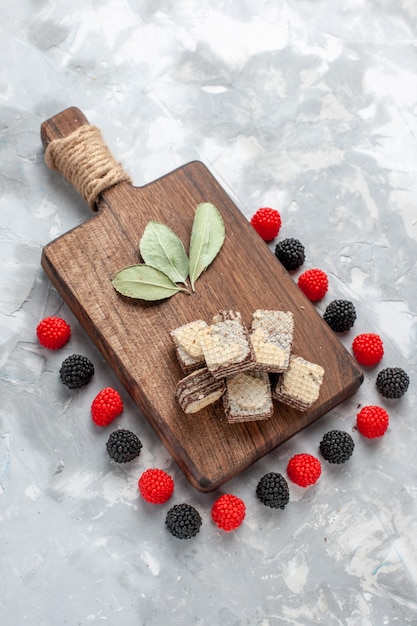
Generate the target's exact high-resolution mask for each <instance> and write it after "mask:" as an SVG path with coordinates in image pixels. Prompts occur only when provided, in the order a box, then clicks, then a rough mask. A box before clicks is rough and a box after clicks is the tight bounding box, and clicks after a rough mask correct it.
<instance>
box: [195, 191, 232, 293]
mask: <svg viewBox="0 0 417 626" xmlns="http://www.w3.org/2000/svg"><path fill="white" fill-rule="evenodd" d="M224 238H225V228H224V222H223V218H222V216H221V215H220V213H219V210H218V209H217V208H216V207H215V206H214V204H211V202H202V203H201V204H199V205H198V206H197V209H196V212H195V216H194V222H193V227H192V230H191V240H190V250H189V256H190V282H191V288H192V290H193V291H194V285H195V282H196V280H197V278H198V277H199V276H200V275H201V274H202V273H203V272H204V270H205V269H207V267H208V266H209V265H210V263H211V262H212V261H213V260H214V259H215V257H216V256H217V254H218V253H219V251H220V248H221V247H222V245H223V242H224Z"/></svg>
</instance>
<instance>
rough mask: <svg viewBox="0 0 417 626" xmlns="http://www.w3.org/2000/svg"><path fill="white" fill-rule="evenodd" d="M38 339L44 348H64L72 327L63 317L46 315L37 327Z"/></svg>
mask: <svg viewBox="0 0 417 626" xmlns="http://www.w3.org/2000/svg"><path fill="white" fill-rule="evenodd" d="M36 334H37V336H38V341H39V343H40V344H41V346H43V347H44V348H48V349H49V350H58V349H59V348H63V347H64V346H65V344H66V343H67V342H68V341H69V338H70V337H71V327H70V325H69V324H68V323H67V322H66V321H65V320H63V319H62V318H61V317H55V316H51V317H45V318H44V319H43V320H41V321H40V322H39V324H38V325H37V327H36Z"/></svg>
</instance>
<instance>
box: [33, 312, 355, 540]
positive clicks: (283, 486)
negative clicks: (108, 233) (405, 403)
mask: <svg viewBox="0 0 417 626" xmlns="http://www.w3.org/2000/svg"><path fill="white" fill-rule="evenodd" d="M36 332H37V336H38V339H39V342H40V344H41V345H42V346H44V347H47V348H49V349H52V350H56V349H58V348H61V347H63V346H64V345H66V343H67V342H68V341H69V339H70V336H71V329H70V326H69V324H68V323H67V322H66V321H65V320H63V319H61V318H59V317H48V318H45V319H43V320H42V321H41V322H40V323H39V325H38V327H37V330H36ZM59 374H60V378H61V380H62V382H63V383H64V384H65V385H66V386H68V387H69V388H70V389H80V388H82V387H84V386H86V385H87V384H88V383H89V382H90V380H91V379H92V377H93V375H94V365H93V363H91V361H90V360H89V359H88V358H87V357H85V356H83V355H79V354H73V355H71V356H69V357H67V358H66V359H65V360H64V361H63V363H62V365H61V368H60V371H59ZM123 410H124V406H123V401H122V398H121V396H120V394H119V393H118V392H117V391H116V390H115V389H113V388H111V387H106V388H105V389H102V390H101V391H100V392H99V393H98V394H97V395H96V397H95V398H94V400H93V402H92V404H91V418H92V420H93V422H94V423H95V424H96V425H97V426H100V427H104V426H108V425H109V424H111V423H112V422H113V421H114V420H115V419H116V417H118V416H119V415H120V414H121V413H122V412H123ZM358 428H359V421H358ZM141 449H142V442H141V441H140V439H139V438H138V436H137V435H136V434H135V433H133V432H131V431H129V430H126V429H118V430H115V431H114V432H112V433H111V434H110V436H109V438H108V440H107V443H106V450H107V453H108V455H109V457H110V458H111V459H112V460H113V461H114V462H116V463H128V462H130V461H133V460H134V459H136V458H137V457H138V456H139V455H140V452H141ZM353 449H354V442H353V440H352V438H351V436H350V435H349V434H348V433H344V432H342V431H336V430H334V431H330V432H328V433H326V434H325V435H324V437H323V440H322V442H321V443H320V452H321V454H322V456H323V458H324V459H326V460H327V461H329V463H344V462H345V461H346V460H347V459H348V458H349V457H350V456H351V454H352V452H353ZM287 475H288V478H289V479H290V480H291V481H292V482H293V483H295V484H297V485H299V486H301V487H307V486H308V485H312V484H314V483H315V482H316V481H317V480H318V478H319V477H320V475H321V463H320V461H319V460H318V459H317V458H315V457H313V456H312V455H308V454H297V455H295V456H293V457H292V458H291V459H290V460H289V462H288V465H287ZM138 488H139V492H140V494H141V496H142V498H143V499H144V500H145V501H146V502H149V503H152V504H163V503H165V502H167V501H168V500H169V499H170V498H171V496H172V494H173V492H174V481H173V479H172V477H171V476H170V475H169V474H167V472H165V471H164V470H162V469H159V468H149V469H146V470H145V471H144V472H143V473H142V475H141V476H140V478H139V480H138ZM256 495H257V497H258V499H259V500H260V501H261V503H262V504H264V505H265V506H269V507H271V508H274V509H284V508H285V506H286V505H287V504H288V502H289V498H290V496H289V488H288V483H287V481H286V479H285V478H284V477H283V476H282V475H281V474H279V473H277V472H269V473H268V474H265V475H264V476H263V477H262V478H261V479H260V480H259V483H258V485H257V487H256ZM245 515H246V506H245V503H244V502H243V500H241V499H240V498H238V497H237V496H235V495H233V494H224V495H222V496H220V497H219V498H217V499H216V501H215V502H214V504H213V506H212V509H211V518H212V520H213V522H214V523H215V524H216V525H217V526H218V527H219V528H221V529H222V530H225V531H232V530H235V529H236V528H238V527H239V526H240V525H241V524H242V522H243V520H244V518H245ZM201 524H202V518H201V515H200V513H199V512H198V511H197V510H196V509H195V507H193V506H192V505H190V504H187V503H182V504H177V505H174V506H173V507H172V508H171V509H170V510H169V511H168V513H167V515H166V519H165V525H166V527H167V529H168V530H169V531H170V532H171V534H172V535H174V536H175V537H177V538H179V539H189V538H191V537H194V536H195V535H196V534H197V533H198V532H199V530H200V526H201Z"/></svg>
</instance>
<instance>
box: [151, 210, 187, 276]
mask: <svg viewBox="0 0 417 626" xmlns="http://www.w3.org/2000/svg"><path fill="white" fill-rule="evenodd" d="M139 252H140V254H141V257H142V259H143V260H144V261H145V263H146V264H147V265H150V266H151V267H154V268H155V269H157V270H160V271H161V272H163V273H164V274H166V275H167V276H168V277H169V278H170V279H171V280H172V282H174V283H184V285H185V284H186V280H187V277H188V271H189V261H188V256H187V253H186V252H185V248H184V245H183V243H182V241H181V239H180V238H179V237H178V236H177V235H176V234H175V233H174V232H173V231H172V230H171V229H170V228H169V227H168V226H165V224H160V223H159V222H153V221H151V222H148V224H147V226H146V228H145V230H144V232H143V235H142V238H141V240H140V243H139Z"/></svg>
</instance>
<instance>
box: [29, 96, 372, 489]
mask: <svg viewBox="0 0 417 626" xmlns="http://www.w3.org/2000/svg"><path fill="white" fill-rule="evenodd" d="M85 123H87V120H86V119H85V117H84V115H83V114H82V113H81V112H80V111H79V110H78V109H75V108H70V109H66V110H65V111H63V112H62V113H59V114H58V115H56V116H54V117H53V118H51V119H50V120H48V121H46V122H44V123H43V124H42V129H41V137H42V142H43V144H44V146H46V145H47V144H48V142H50V141H51V140H53V139H56V138H58V137H62V136H66V135H68V134H69V133H70V132H72V131H73V130H74V129H75V128H77V127H78V126H79V125H80V124H85ZM200 202H212V203H213V204H214V205H215V206H216V207H217V208H218V209H219V211H220V212H221V214H222V217H223V219H224V223H225V227H226V241H225V243H224V245H223V248H222V250H221V252H220V254H219V255H218V256H217V257H216V259H215V260H214V262H213V263H212V265H211V266H210V267H209V269H208V270H207V271H206V272H205V273H204V274H203V275H202V276H201V277H200V278H199V280H198V281H197V283H196V291H195V293H193V294H192V295H187V294H184V293H178V294H177V295H175V296H173V297H172V298H170V299H168V300H164V301H160V302H155V303H145V302H143V301H132V300H129V299H126V298H123V297H121V296H120V295H119V294H118V293H117V292H116V291H115V290H114V289H113V287H112V285H111V279H112V278H113V277H114V275H115V274H116V272H117V271H118V270H120V269H122V268H123V267H125V266H127V265H131V264H134V263H137V262H139V261H140V259H139V256H138V244H139V240H140V238H141V235H142V233H143V230H144V228H145V226H146V224H147V223H148V222H149V220H156V221H159V222H163V223H164V224H167V225H168V226H169V227H170V228H172V230H174V231H175V232H176V233H177V234H178V236H179V237H180V238H181V239H182V241H183V242H184V244H185V246H186V248H188V242H189V237H190V232H191V226H192V221H193V217H194V212H195V209H196V206H197V204H198V203H200ZM97 209H98V211H97V213H95V214H93V216H92V217H90V219H88V220H87V221H86V222H85V223H83V224H81V225H80V226H77V227H76V228H74V229H73V230H72V231H70V232H68V233H66V234H64V235H62V236H61V237H59V238H58V239H56V240H55V241H53V242H51V243H49V244H48V245H46V246H45V248H44V250H43V255H42V266H43V268H44V270H45V272H46V274H47V276H48V277H49V279H50V280H51V282H52V283H53V285H54V286H55V287H56V289H57V290H58V292H59V293H60V294H61V295H62V297H63V299H64V300H65V302H66V303H67V304H68V306H69V307H70V309H71V310H72V311H73V313H74V314H75V315H76V317H77V318H78V320H79V321H80V323H81V324H82V326H83V327H84V328H85V329H86V331H87V332H88V334H89V336H90V337H91V340H92V341H93V342H94V344H95V345H96V346H97V347H98V349H99V350H100V352H101V353H102V354H103V356H104V357H105V359H106V360H107V362H108V364H109V365H110V367H111V368H112V369H113V370H114V371H115V373H116V374H117V376H118V377H119V379H120V381H121V383H122V384H123V385H124V386H125V387H126V389H127V391H128V392H129V393H130V395H131V396H132V398H133V399H134V401H135V403H136V404H137V406H138V407H139V409H140V410H141V412H142V413H143V415H144V416H145V417H146V419H147V420H148V421H149V422H150V424H151V425H152V427H153V428H154V430H155V431H156V433H157V434H158V435H159V437H160V439H161V441H162V442H163V444H164V445H165V446H166V448H167V450H168V451H169V452H170V454H171V455H172V457H173V458H174V460H175V461H176V463H177V464H178V466H179V467H180V468H181V470H182V471H183V472H184V474H185V475H186V477H187V478H188V479H189V481H190V482H191V484H192V485H194V486H195V487H196V488H197V489H198V490H200V491H212V490H214V489H216V488H217V487H219V486H221V485H222V484H224V483H225V482H226V481H228V480H229V479H231V478H232V477H234V476H235V475H237V474H238V473H240V472H241V471H242V470H244V469H245V468H247V467H248V466H249V465H251V464H252V463H254V462H255V461H257V460H258V459H259V458H260V457H262V456H263V455H265V454H267V453H268V452H270V451H271V450H273V449H274V448H276V447H277V446H278V445H279V444H281V443H282V442H283V441H285V440H287V439H288V438H289V437H291V436H293V435H294V434H296V433H297V432H299V431H301V430H302V429H303V428H305V427H306V426H307V425H309V424H311V423H312V422H313V421H315V420H316V419H317V418H319V417H321V416H323V415H325V414H326V413H327V412H328V411H329V410H330V409H332V408H333V407H335V406H336V405H337V404H339V403H340V402H342V401H343V400H345V399H346V398H347V397H349V396H350V395H351V394H353V393H354V392H355V391H356V390H357V388H358V387H359V386H360V384H361V382H362V379H363V374H362V371H361V370H360V368H359V367H358V366H357V364H356V361H354V359H352V357H351V356H350V354H349V353H348V352H347V351H346V349H345V348H344V347H343V345H342V344H341V343H340V341H339V339H338V338H337V336H336V335H335V334H334V333H333V332H332V331H331V330H330V329H329V327H328V326H327V324H326V323H325V322H323V320H322V318H321V316H320V315H319V314H318V313H317V311H316V310H315V307H314V305H312V304H311V303H310V302H309V301H308V300H307V299H306V298H305V296H304V294H303V293H302V292H301V290H300V289H299V288H298V286H297V285H296V283H295V282H294V280H293V278H292V277H291V276H290V275H289V274H288V273H287V272H286V270H285V269H284V268H283V267H282V265H281V264H280V263H279V261H278V260H277V259H276V258H275V255H274V254H273V253H272V252H271V250H270V249H269V248H268V246H267V245H266V244H265V243H264V242H263V241H262V240H261V238H260V237H259V236H258V235H257V233H256V232H255V231H254V229H253V228H252V226H251V225H250V224H249V223H248V221H247V220H246V218H245V217H244V216H243V215H242V213H241V212H240V211H239V209H238V208H237V207H236V206H235V204H234V203H233V202H232V200H231V199H230V197H229V196H228V195H227V194H226V193H225V191H224V190H223V188H222V187H221V185H220V184H219V183H218V182H217V181H216V179H215V178H214V177H213V176H212V174H211V173H210V172H209V171H208V169H207V168H206V167H205V166H204V165H203V164H202V163H200V162H198V161H195V162H192V163H188V164H186V165H184V166H183V167H180V168H178V169H176V170H175V171H173V172H171V173H169V174H167V175H166V176H163V177H162V178H160V179H158V180H156V181H154V182H151V183H149V184H147V185H145V186H143V187H133V186H131V185H130V184H128V183H126V182H123V183H120V184H118V185H116V186H114V187H112V188H110V189H109V190H107V191H105V192H104V193H103V194H102V196H101V198H100V200H99V202H98V204H97ZM224 309H235V310H238V311H240V312H241V314H242V316H243V319H244V321H245V322H246V323H247V324H250V320H251V315H252V312H253V311H254V310H255V309H280V310H290V311H292V312H293V313H294V316H295V336H294V345H293V351H294V352H295V353H297V354H299V355H300V356H303V357H305V358H306V359H308V360H310V361H313V362H315V363H318V364H320V365H322V366H323V367H324V369H325V377H324V382H323V385H322V387H321V391H320V397H319V399H318V401H317V402H316V403H315V404H314V405H313V407H312V408H311V410H309V411H308V412H306V413H300V412H298V411H296V410H294V409H290V408H288V407H286V406H284V405H282V404H280V403H278V402H276V403H275V405H274V406H275V410H274V415H273V416H272V418H270V419H269V420H266V421H262V422H249V423H244V424H228V423H227V422H226V420H225V418H224V414H223V409H222V404H221V403H218V404H216V405H215V406H212V407H210V408H207V409H204V410H202V411H201V412H199V413H196V414H193V415H186V414H185V413H183V411H182V410H181V409H180V407H179V406H178V404H177V402H176V400H175V397H174V391H175V386H176V384H177V381H178V380H179V379H180V378H181V377H182V372H181V370H180V367H179V365H178V363H177V360H176V356H175V352H174V348H173V345H172V340H171V337H170V334H169V333H170V330H172V329H174V328H177V327H178V326H181V325H182V324H185V323H187V322H190V321H192V320H195V319H198V318H201V319H205V320H206V321H207V322H208V323H209V322H210V320H211V317H212V316H213V315H214V314H215V313H217V312H218V311H220V310H224ZM138 419H139V420H140V419H141V416H140V415H139V414H138ZM138 431H139V432H140V429H139V428H138Z"/></svg>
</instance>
